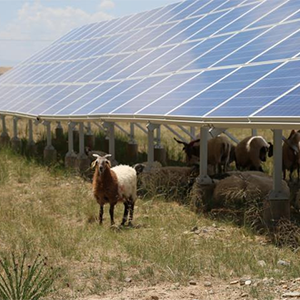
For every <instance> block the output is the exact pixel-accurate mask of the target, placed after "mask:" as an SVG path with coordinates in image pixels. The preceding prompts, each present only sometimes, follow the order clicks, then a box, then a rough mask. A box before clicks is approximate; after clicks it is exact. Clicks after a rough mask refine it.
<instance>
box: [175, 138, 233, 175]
mask: <svg viewBox="0 0 300 300" xmlns="http://www.w3.org/2000/svg"><path fill="white" fill-rule="evenodd" d="M174 139H175V141H176V142H177V143H179V144H183V145H184V147H183V149H182V150H183V151H184V152H185V153H186V161H187V163H188V165H191V164H193V162H195V159H196V161H197V162H199V156H200V139H198V140H195V141H191V142H190V143H185V142H182V141H179V140H177V139H176V138H174ZM232 147H233V145H232V144H231V143H230V141H229V139H228V138H227V137H225V136H217V137H215V138H212V139H210V140H208V142H207V151H208V157H207V163H208V164H209V165H212V166H213V167H214V169H215V173H217V172H218V173H222V172H226V171H227V167H228V165H229V163H230V162H231V160H230V158H231V153H232V151H231V149H232Z"/></svg>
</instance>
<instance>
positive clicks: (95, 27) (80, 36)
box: [69, 21, 108, 42]
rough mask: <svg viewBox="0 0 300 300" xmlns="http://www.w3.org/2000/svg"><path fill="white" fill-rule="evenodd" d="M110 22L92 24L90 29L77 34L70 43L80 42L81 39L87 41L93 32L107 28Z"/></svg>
mask: <svg viewBox="0 0 300 300" xmlns="http://www.w3.org/2000/svg"><path fill="white" fill-rule="evenodd" d="M107 23H108V21H104V22H101V23H94V24H91V26H90V27H89V28H86V29H85V30H83V31H81V32H80V33H79V34H76V36H75V37H73V38H71V39H70V40H69V42H70V41H74V40H75V41H79V40H81V39H86V38H87V36H89V35H90V34H91V33H92V32H94V31H96V30H98V31H99V30H100V28H105V26H107Z"/></svg>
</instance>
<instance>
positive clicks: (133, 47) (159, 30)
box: [126, 24, 174, 51]
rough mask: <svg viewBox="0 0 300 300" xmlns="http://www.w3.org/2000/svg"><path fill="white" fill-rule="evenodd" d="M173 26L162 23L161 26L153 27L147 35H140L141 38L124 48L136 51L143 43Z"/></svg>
mask: <svg viewBox="0 0 300 300" xmlns="http://www.w3.org/2000/svg"><path fill="white" fill-rule="evenodd" d="M173 26H174V24H163V25H161V26H157V27H153V28H152V31H150V32H149V33H148V34H147V35H140V37H141V38H140V39H138V40H137V41H136V42H135V43H133V44H132V45H131V46H129V47H128V48H126V51H136V50H138V49H140V48H142V47H144V45H146V44H147V43H149V42H150V41H152V40H153V39H155V38H156V37H158V36H159V35H161V34H162V33H164V32H165V31H166V30H169V29H171V28H172V27H173Z"/></svg>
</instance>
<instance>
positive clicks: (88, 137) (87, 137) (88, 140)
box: [84, 134, 95, 150]
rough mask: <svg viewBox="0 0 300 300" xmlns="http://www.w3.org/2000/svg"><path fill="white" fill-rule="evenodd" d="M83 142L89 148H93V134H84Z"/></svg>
mask: <svg viewBox="0 0 300 300" xmlns="http://www.w3.org/2000/svg"><path fill="white" fill-rule="evenodd" d="M84 144H85V146H87V147H89V148H90V149H91V150H92V149H94V148H95V136H94V135H93V134H85V135H84Z"/></svg>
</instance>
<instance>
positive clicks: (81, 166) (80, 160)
mask: <svg viewBox="0 0 300 300" xmlns="http://www.w3.org/2000/svg"><path fill="white" fill-rule="evenodd" d="M77 167H78V170H79V171H80V172H85V171H87V170H88V169H89V159H88V157H87V155H86V154H85V151H84V123H83V122H81V123H79V154H78V156H77Z"/></svg>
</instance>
